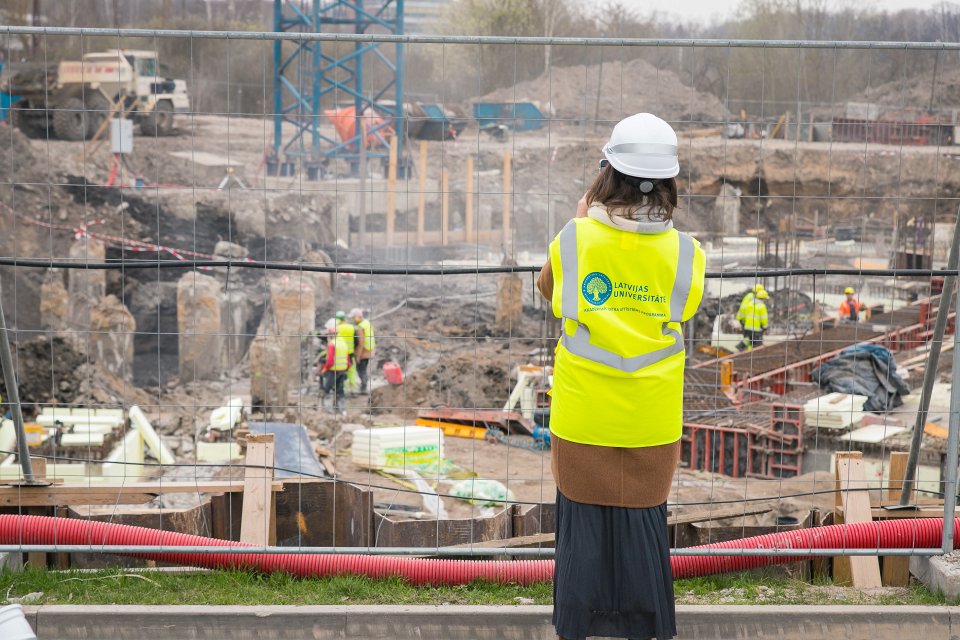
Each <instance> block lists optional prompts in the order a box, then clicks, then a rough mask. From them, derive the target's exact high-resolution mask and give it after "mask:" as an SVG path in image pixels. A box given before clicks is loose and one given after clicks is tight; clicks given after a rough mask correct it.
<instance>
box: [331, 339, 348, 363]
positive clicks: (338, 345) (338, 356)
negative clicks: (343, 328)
mask: <svg viewBox="0 0 960 640" xmlns="http://www.w3.org/2000/svg"><path fill="white" fill-rule="evenodd" d="M347 345H348V342H347V341H346V340H345V339H343V338H342V337H340V336H337V337H336V338H334V339H333V369H332V371H346V370H347V368H348V365H349V364H350V351H349V347H348V346H347Z"/></svg>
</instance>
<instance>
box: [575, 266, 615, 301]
mask: <svg viewBox="0 0 960 640" xmlns="http://www.w3.org/2000/svg"><path fill="white" fill-rule="evenodd" d="M580 290H581V291H582V292H583V297H584V299H585V300H586V301H587V302H589V303H590V304H592V305H593V306H595V307H599V306H601V305H602V304H603V303H605V302H606V301H607V300H609V299H610V294H612V293H613V285H612V284H611V282H610V278H608V277H607V276H605V275H604V274H602V273H600V272H599V271H594V272H593V273H590V274H588V275H587V277H586V278H584V279H583V286H582V287H581V288H580Z"/></svg>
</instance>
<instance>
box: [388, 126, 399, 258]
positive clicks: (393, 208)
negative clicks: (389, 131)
mask: <svg viewBox="0 0 960 640" xmlns="http://www.w3.org/2000/svg"><path fill="white" fill-rule="evenodd" d="M396 217H397V136H393V137H391V138H390V157H389V160H388V163H387V245H388V246H392V245H393V233H394V229H395V227H396Z"/></svg>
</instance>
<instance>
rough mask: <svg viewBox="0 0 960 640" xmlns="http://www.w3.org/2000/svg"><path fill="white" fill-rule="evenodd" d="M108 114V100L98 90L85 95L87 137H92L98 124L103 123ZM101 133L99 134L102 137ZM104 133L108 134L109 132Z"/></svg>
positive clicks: (98, 126)
mask: <svg viewBox="0 0 960 640" xmlns="http://www.w3.org/2000/svg"><path fill="white" fill-rule="evenodd" d="M108 115H110V101H109V100H107V98H106V96H104V95H103V94H102V93H100V92H99V91H98V92H97V93H92V94H90V95H88V96H87V113H86V116H87V136H86V137H87V139H88V140H89V139H90V138H92V137H93V135H94V134H95V133H96V132H97V130H98V129H99V128H100V125H102V124H103V121H104V120H106V119H107V116H108ZM103 135H104V134H103V133H101V134H100V137H103ZM106 135H108V136H109V135H110V133H109V132H107V133H106Z"/></svg>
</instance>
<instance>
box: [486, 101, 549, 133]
mask: <svg viewBox="0 0 960 640" xmlns="http://www.w3.org/2000/svg"><path fill="white" fill-rule="evenodd" d="M473 117H474V118H475V119H476V121H477V124H479V125H480V127H481V128H484V127H495V126H497V125H500V124H503V125H506V126H507V127H509V128H511V129H513V130H514V131H534V130H536V129H540V128H541V127H543V122H544V120H545V119H546V117H545V116H544V115H543V112H542V111H540V109H538V108H537V105H535V104H533V103H532V102H474V103H473Z"/></svg>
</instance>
